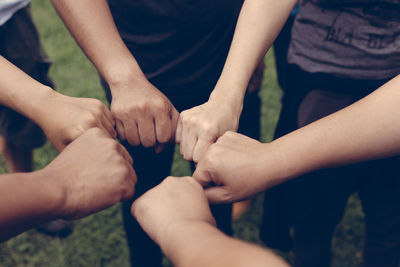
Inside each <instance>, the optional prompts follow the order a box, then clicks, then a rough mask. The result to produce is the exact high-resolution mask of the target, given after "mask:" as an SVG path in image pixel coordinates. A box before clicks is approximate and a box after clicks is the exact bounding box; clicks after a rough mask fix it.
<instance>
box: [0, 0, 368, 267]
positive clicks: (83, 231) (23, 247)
mask: <svg viewBox="0 0 400 267" xmlns="http://www.w3.org/2000/svg"><path fill="white" fill-rule="evenodd" d="M32 10H33V15H34V19H35V21H36V23H37V26H38V28H39V31H40V35H41V38H42V41H43V43H44V46H45V48H46V51H47V52H48V54H49V55H50V56H51V57H52V58H53V59H54V60H55V62H54V65H53V67H52V68H51V77H52V78H53V80H54V81H55V83H56V86H57V90H58V91H59V92H61V93H63V94H66V95H70V96H78V97H95V98H98V99H100V100H102V101H103V102H105V96H104V93H103V91H102V89H101V87H100V85H99V79H98V76H97V73H96V71H95V69H94V68H93V66H92V65H91V63H90V62H89V61H88V60H87V58H86V57H85V56H84V54H83V53H82V52H81V50H80V49H79V47H78V46H77V45H76V44H75V42H74V41H73V39H72V38H71V36H70V35H69V33H68V31H67V30H66V28H65V27H64V25H63V23H62V21H61V20H60V19H59V17H58V16H57V15H56V13H55V11H54V9H53V7H52V6H51V4H50V1H48V0H33V3H32ZM273 60H274V59H273V57H272V55H271V54H268V55H267V57H266V58H265V61H266V64H267V67H268V69H267V71H266V72H265V77H264V82H263V87H262V91H261V97H262V101H263V108H262V139H263V141H270V140H271V138H272V134H273V131H274V127H275V124H276V121H277V118H278V115H279V109H280V102H279V100H280V96H281V92H280V90H279V88H278V85H277V82H276V74H275V70H274V62H273ZM56 155H57V152H56V151H55V150H54V149H53V148H52V146H51V145H50V144H48V143H47V144H46V145H45V146H44V147H42V148H40V149H38V150H37V151H35V162H34V166H35V168H36V169H40V168H43V167H44V166H45V165H46V164H47V163H49V162H50V161H51V160H52V159H53V158H54V157H55V156H56ZM175 156H176V157H175V161H174V165H173V169H172V174H173V175H176V176H182V175H188V174H190V171H189V167H188V164H187V163H186V162H185V161H184V160H183V159H182V158H181V157H180V156H179V155H178V153H176V155H175ZM0 171H1V172H2V173H4V172H5V167H4V161H3V160H1V161H0ZM262 197H263V196H259V197H257V198H256V199H255V201H253V204H252V207H251V210H250V211H249V212H248V213H246V214H245V215H244V216H242V218H240V219H239V220H238V221H236V222H235V223H234V229H235V235H236V236H237V237H238V238H241V239H244V240H248V241H251V242H256V243H260V244H261V242H260V240H259V238H258V227H259V224H260V221H261V217H262V213H261V203H262ZM121 222H122V217H121V214H120V207H119V205H116V206H115V207H112V208H110V209H108V210H106V211H103V212H100V213H98V214H95V215H92V216H90V217H88V218H85V219H82V220H79V221H75V222H74V232H73V233H72V234H71V235H70V236H69V237H67V238H66V239H58V238H49V237H47V236H44V235H41V234H38V233H37V232H36V231H35V230H31V231H28V232H26V233H23V234H21V235H19V236H18V237H16V238H14V239H12V240H10V241H8V242H5V243H3V244H0V266H57V267H63V266H74V267H75V266H128V265H129V262H128V249H127V244H126V241H125V238H124V230H123V228H122V223H121ZM363 227H364V226H363V214H362V211H361V207H360V204H359V201H358V198H357V196H352V197H351V199H350V200H349V203H348V209H347V212H346V216H345V218H344V219H343V221H342V223H341V224H340V225H339V226H338V228H337V230H336V234H335V238H334V240H333V255H334V259H333V266H334V267H354V266H360V261H361V246H362V240H363ZM284 256H285V257H290V255H284ZM165 264H166V265H169V263H168V262H167V261H165Z"/></svg>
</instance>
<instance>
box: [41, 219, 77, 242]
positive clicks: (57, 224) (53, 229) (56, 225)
mask: <svg viewBox="0 0 400 267" xmlns="http://www.w3.org/2000/svg"><path fill="white" fill-rule="evenodd" d="M36 230H37V231H38V232H40V233H42V234H46V235H50V236H58V237H61V238H63V237H67V236H68V235H70V234H71V233H72V224H71V222H68V221H64V220H61V219H58V220H54V221H51V222H48V223H44V224H41V225H39V226H38V227H37V228H36Z"/></svg>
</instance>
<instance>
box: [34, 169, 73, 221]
mask: <svg viewBox="0 0 400 267" xmlns="http://www.w3.org/2000/svg"><path fill="white" fill-rule="evenodd" d="M32 174H33V175H34V176H35V178H34V179H35V180H36V181H40V185H41V187H42V190H41V191H42V192H44V193H45V199H46V206H47V208H46V209H47V211H46V214H47V216H46V217H48V218H47V219H48V220H54V219H59V218H62V217H64V213H65V212H64V211H65V203H66V199H67V190H66V189H65V185H63V182H64V180H63V179H59V176H60V174H59V173H57V172H54V171H53V170H52V169H51V168H48V167H46V168H44V169H42V170H39V171H35V172H33V173H32Z"/></svg>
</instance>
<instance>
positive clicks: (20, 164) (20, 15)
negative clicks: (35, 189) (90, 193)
mask: <svg viewBox="0 0 400 267" xmlns="http://www.w3.org/2000/svg"><path fill="white" fill-rule="evenodd" d="M0 55H1V56H3V57H4V58H6V59H7V60H8V61H10V62H11V63H13V64H14V65H16V66H17V67H18V68H19V69H21V70H22V71H24V72H25V73H27V74H28V75H29V76H31V77H33V78H34V79H35V80H37V81H39V82H40V83H42V84H44V85H47V86H49V87H54V85H53V82H52V80H51V79H50V77H49V76H48V70H49V68H50V65H51V59H50V58H49V57H48V56H47V55H46V53H45V51H44V49H43V47H42V45H41V43H40V39H39V35H38V32H37V29H36V27H35V24H34V22H33V20H32V17H31V13H30V1H29V0H11V1H1V3H0ZM12 88H15V87H12ZM60 100H61V99H60ZM71 104H73V103H72V102H71ZM82 104H84V103H82ZM63 106H65V105H63ZM89 106H90V107H93V104H90V105H89ZM89 109H90V108H89ZM82 121H83V120H82ZM67 124H68V123H66V125H67ZM70 126H72V125H70ZM76 126H78V125H76ZM72 130H74V129H69V130H67V132H70V131H72ZM60 133H61V132H60ZM65 141H68V140H65ZM69 141H71V140H69ZM45 142H46V137H45V135H44V134H43V131H42V130H41V129H40V127H39V126H38V125H37V124H35V123H34V122H32V121H31V120H29V119H28V118H27V117H26V116H24V115H21V113H18V112H16V111H14V110H13V109H10V108H8V107H6V106H0V149H1V152H2V154H3V156H4V158H5V161H6V165H7V168H8V171H10V172H31V171H32V168H33V167H32V162H33V150H34V149H35V148H38V147H40V146H42V145H43V144H44V143H45ZM60 145H61V144H60ZM60 145H58V144H57V146H56V148H58V149H60V148H61V146H60ZM37 229H38V230H39V231H40V232H43V233H46V234H50V235H57V236H60V237H62V236H66V235H68V234H69V233H70V232H71V230H72V228H71V225H70V223H68V222H67V221H63V220H56V221H52V222H48V223H46V224H43V225H39V226H38V228H37Z"/></svg>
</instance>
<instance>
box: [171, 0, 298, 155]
mask: <svg viewBox="0 0 400 267" xmlns="http://www.w3.org/2000/svg"><path fill="white" fill-rule="evenodd" d="M296 2H297V1H296V0H279V1H276V0H246V1H244V4H243V7H242V10H241V12H240V16H239V19H238V23H237V26H236V29H235V34H234V37H233V41H232V44H231V47H230V51H229V54H228V57H227V60H226V63H225V66H224V69H223V71H222V74H221V76H220V78H219V80H218V83H217V85H216V86H215V88H214V90H213V92H212V93H211V96H210V98H209V101H208V102H207V103H205V104H203V105H200V106H197V107H194V108H192V109H189V110H185V111H183V112H182V113H181V116H180V118H179V122H178V127H177V131H176V141H177V142H178V143H180V144H181V146H180V149H181V154H182V155H183V156H184V158H185V159H187V160H194V161H195V162H198V161H199V160H200V158H201V156H202V155H203V154H204V152H205V151H206V150H207V148H208V147H209V146H210V145H211V144H213V143H214V142H215V141H216V140H217V139H218V137H220V136H221V135H223V134H224V133H225V132H226V131H236V130H237V128H238V124H239V118H240V114H241V112H242V106H243V98H244V95H245V92H246V88H247V85H248V83H249V80H250V78H251V75H252V74H253V72H254V70H255V68H256V66H257V64H258V62H259V61H260V60H261V59H262V58H263V57H264V55H265V53H266V51H267V50H268V49H269V47H270V46H271V45H272V43H273V42H274V40H275V38H276V37H277V35H278V34H279V32H280V30H281V29H282V27H283V25H284V24H285V22H286V20H287V18H288V17H289V14H290V12H291V10H292V9H293V7H294V6H295V4H296Z"/></svg>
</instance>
